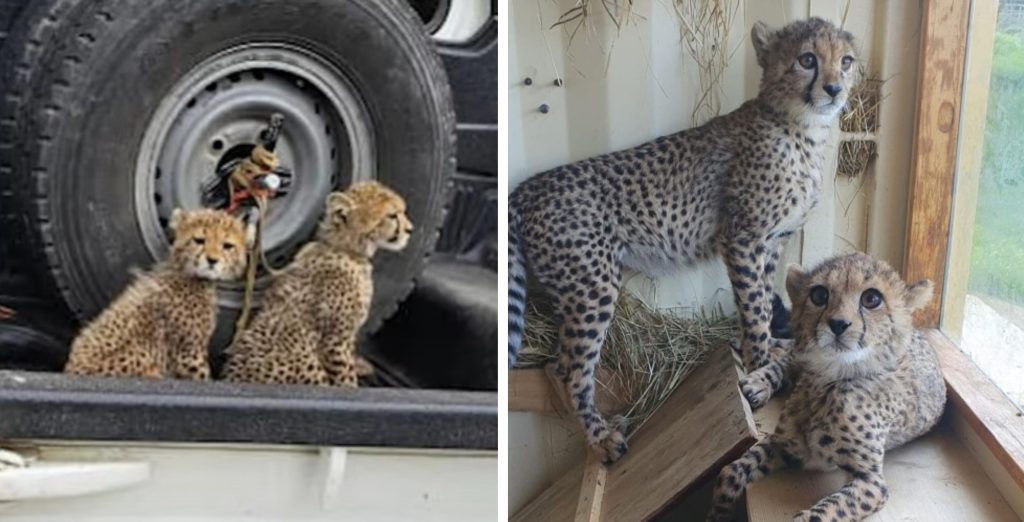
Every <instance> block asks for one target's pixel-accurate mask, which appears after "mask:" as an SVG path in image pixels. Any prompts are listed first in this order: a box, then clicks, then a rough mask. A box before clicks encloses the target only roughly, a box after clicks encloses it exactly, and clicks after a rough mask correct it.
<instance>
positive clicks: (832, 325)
mask: <svg viewBox="0 0 1024 522" xmlns="http://www.w3.org/2000/svg"><path fill="white" fill-rule="evenodd" d="M849 327H850V321H844V320H842V319H829V320H828V328H829V330H832V333H834V334H836V335H842V334H843V332H845V331H846V329H847V328H849Z"/></svg>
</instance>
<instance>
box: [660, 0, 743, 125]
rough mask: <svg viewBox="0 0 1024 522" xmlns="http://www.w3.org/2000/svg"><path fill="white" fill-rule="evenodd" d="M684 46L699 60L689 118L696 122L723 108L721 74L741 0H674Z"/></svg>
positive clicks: (712, 116) (695, 123)
mask: <svg viewBox="0 0 1024 522" xmlns="http://www.w3.org/2000/svg"><path fill="white" fill-rule="evenodd" d="M672 6H673V7H674V8H675V11H676V18H678V20H679V34H680V38H681V39H682V42H683V48H684V49H685V50H686V52H687V54H689V55H690V57H691V58H693V61H694V62H696V63H697V72H698V81H699V84H698V85H699V86H700V96H699V97H698V98H697V102H696V103H695V104H694V106H693V112H692V113H690V118H691V120H692V122H693V125H694V126H697V125H701V124H703V123H704V122H706V121H708V120H710V119H711V118H714V117H715V116H718V114H719V113H720V112H721V110H722V101H721V94H722V75H723V74H724V73H725V66H726V63H727V61H728V59H729V57H730V53H729V52H728V49H727V47H728V42H729V27H731V26H732V23H733V19H734V18H735V17H736V15H737V14H738V13H739V11H740V2H739V0H673V2H672Z"/></svg>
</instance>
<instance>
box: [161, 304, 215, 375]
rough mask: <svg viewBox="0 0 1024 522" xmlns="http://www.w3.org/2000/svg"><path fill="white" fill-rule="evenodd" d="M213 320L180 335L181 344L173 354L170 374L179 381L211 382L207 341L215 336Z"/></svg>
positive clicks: (185, 330) (187, 329)
mask: <svg viewBox="0 0 1024 522" xmlns="http://www.w3.org/2000/svg"><path fill="white" fill-rule="evenodd" d="M213 327H214V325H213V318H212V317H211V318H210V320H209V322H204V323H203V324H200V325H197V326H195V327H194V328H183V329H182V330H181V332H180V333H179V336H180V337H181V340H180V344H179V345H178V346H177V347H175V349H174V351H173V352H172V357H171V360H170V361H168V362H169V363H170V364H169V365H170V367H171V368H170V372H168V373H169V374H171V375H173V376H174V377H175V378H177V379H191V380H194V381H208V380H210V363H209V356H208V355H207V352H206V344H207V339H209V338H210V336H211V335H213Z"/></svg>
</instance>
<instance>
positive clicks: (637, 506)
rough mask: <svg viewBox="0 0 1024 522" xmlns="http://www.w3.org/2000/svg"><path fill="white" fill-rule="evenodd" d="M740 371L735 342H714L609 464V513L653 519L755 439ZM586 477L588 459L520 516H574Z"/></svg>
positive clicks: (605, 513)
mask: <svg viewBox="0 0 1024 522" xmlns="http://www.w3.org/2000/svg"><path fill="white" fill-rule="evenodd" d="M738 378H739V374H738V372H737V370H736V367H735V365H734V363H733V359H732V355H731V353H730V352H729V349H728V348H727V347H726V346H724V345H723V346H719V347H716V348H715V349H713V350H712V352H711V353H710V354H709V355H708V360H707V361H706V362H705V363H704V364H702V365H701V366H700V367H699V368H697V369H696V370H695V371H694V372H693V373H692V374H691V375H690V376H689V377H687V378H686V379H685V380H684V381H683V383H682V384H681V385H680V386H679V387H678V388H676V390H675V391H674V392H672V394H671V395H670V396H669V398H668V399H667V400H666V401H665V403H664V404H662V405H661V407H660V408H659V409H658V411H657V413H655V415H654V416H652V417H651V419H649V420H648V421H647V422H646V423H645V424H644V425H643V426H641V427H640V428H639V429H638V430H637V431H636V433H634V434H633V435H632V436H631V437H630V440H629V444H630V449H629V453H627V454H626V456H625V457H623V458H622V460H620V461H619V462H617V463H616V464H615V465H613V466H612V467H611V468H609V469H608V470H607V478H606V481H605V487H604V498H603V500H602V502H601V514H602V515H601V520H644V519H649V518H651V517H653V516H655V515H656V514H658V513H659V512H661V511H662V510H663V509H664V508H666V507H667V506H668V505H669V504H671V503H672V502H673V501H674V500H675V499H677V498H679V497H680V496H682V495H685V494H686V493H688V492H689V491H691V490H692V489H693V488H694V487H696V486H697V485H699V484H700V483H701V482H702V481H704V480H707V479H709V478H711V477H713V476H714V475H716V474H717V473H718V471H719V469H721V467H722V466H723V465H725V464H726V463H728V462H729V461H731V460H732V459H735V458H736V457H737V456H739V455H740V454H741V453H742V452H744V451H746V449H747V448H749V447H750V446H751V445H753V443H754V442H755V441H756V431H755V427H754V421H753V417H752V415H751V412H750V407H749V406H748V405H747V402H746V400H745V399H743V396H742V395H741V394H740V391H739V386H738ZM582 477H583V464H582V463H581V464H580V465H577V466H574V467H573V468H572V469H571V470H570V471H569V472H568V473H566V475H565V476H563V477H562V478H561V479H559V480H558V481H557V482H556V483H555V484H554V485H553V486H552V487H551V488H549V489H547V490H546V491H544V492H543V493H542V494H541V495H539V496H538V497H537V498H535V499H534V500H533V501H531V502H530V503H529V504H528V505H527V506H526V507H525V508H523V509H522V510H520V511H519V512H518V513H516V515H515V517H514V518H513V520H521V521H527V520H551V521H560V520H572V517H573V514H574V509H575V508H576V507H577V505H578V504H579V495H578V493H579V491H580V488H579V485H580V481H581V478H582ZM572 485H575V486H576V487H575V488H574V487H571V486H572Z"/></svg>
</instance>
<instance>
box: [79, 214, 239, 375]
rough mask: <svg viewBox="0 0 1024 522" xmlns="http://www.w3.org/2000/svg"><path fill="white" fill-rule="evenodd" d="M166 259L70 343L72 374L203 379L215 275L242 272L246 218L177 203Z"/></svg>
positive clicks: (213, 311)
mask: <svg viewBox="0 0 1024 522" xmlns="http://www.w3.org/2000/svg"><path fill="white" fill-rule="evenodd" d="M170 228H171V231H172V232H173V234H174V241H173V243H172V244H171V252H170V257H169V259H168V260H167V261H166V262H164V263H162V264H160V265H158V266H157V267H156V268H155V269H154V270H153V271H152V272H150V273H147V274H140V275H139V276H138V278H137V279H136V280H135V282H133V283H132V284H131V285H129V286H128V288H127V289H126V290H125V291H124V292H123V293H122V294H121V295H120V296H119V297H118V298H117V299H116V300H115V301H114V302H113V303H112V304H111V305H110V306H109V307H107V309H106V310H104V311H103V313H101V314H100V315H99V317H97V318H96V319H95V320H94V321H92V323H90V324H89V325H88V326H86V327H85V328H84V329H83V330H82V331H81V332H80V333H79V334H78V337H77V338H75V341H74V342H73V343H72V344H71V354H70V356H69V358H68V362H67V365H66V366H65V368H64V371H65V372H67V373H73V374H92V375H121V376H136V377H174V378H180V379H204V380H205V379H209V378H210V366H209V363H208V358H207V352H206V347H207V344H208V343H209V340H210V336H211V335H212V334H213V329H214V326H215V324H216V314H217V304H216V300H215V297H216V283H215V282H216V281H227V280H232V279H237V278H239V277H241V275H242V274H243V273H244V272H245V266H246V255H245V250H246V245H247V241H246V239H247V238H246V230H245V225H244V224H243V223H242V222H241V221H240V220H238V219H236V218H234V217H231V216H230V215H229V214H227V213H224V212H220V211H215V210H189V211H186V210H181V209H178V210H175V211H174V214H173V215H172V216H171V221H170Z"/></svg>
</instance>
